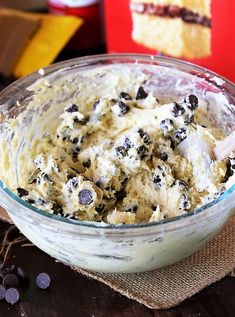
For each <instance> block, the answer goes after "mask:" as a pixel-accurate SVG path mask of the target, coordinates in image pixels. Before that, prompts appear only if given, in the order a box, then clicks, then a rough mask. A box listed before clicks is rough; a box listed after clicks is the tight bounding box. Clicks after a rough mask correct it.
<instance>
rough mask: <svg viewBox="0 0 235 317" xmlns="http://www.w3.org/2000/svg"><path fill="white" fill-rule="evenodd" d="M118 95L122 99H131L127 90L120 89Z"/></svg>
mask: <svg viewBox="0 0 235 317" xmlns="http://www.w3.org/2000/svg"><path fill="white" fill-rule="evenodd" d="M119 96H120V98H122V99H125V100H131V96H130V95H129V94H128V93H127V92H124V91H121V92H120V95H119Z"/></svg>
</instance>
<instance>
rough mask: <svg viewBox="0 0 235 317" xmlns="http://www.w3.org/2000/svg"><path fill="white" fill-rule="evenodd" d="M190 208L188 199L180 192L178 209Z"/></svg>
mask: <svg viewBox="0 0 235 317" xmlns="http://www.w3.org/2000/svg"><path fill="white" fill-rule="evenodd" d="M189 208H190V202H189V199H188V196H187V195H186V194H182V195H181V197H180V199H179V209H180V210H182V209H189Z"/></svg>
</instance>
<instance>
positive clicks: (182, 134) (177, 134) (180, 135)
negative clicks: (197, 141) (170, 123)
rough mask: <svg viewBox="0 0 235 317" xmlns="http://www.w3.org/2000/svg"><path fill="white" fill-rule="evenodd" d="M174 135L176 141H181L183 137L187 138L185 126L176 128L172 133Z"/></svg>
mask: <svg viewBox="0 0 235 317" xmlns="http://www.w3.org/2000/svg"><path fill="white" fill-rule="evenodd" d="M174 137H175V138H176V140H177V142H178V143H180V142H182V141H183V140H184V139H186V138H187V130H186V128H184V127H183V128H180V129H178V130H176V131H175V133H174Z"/></svg>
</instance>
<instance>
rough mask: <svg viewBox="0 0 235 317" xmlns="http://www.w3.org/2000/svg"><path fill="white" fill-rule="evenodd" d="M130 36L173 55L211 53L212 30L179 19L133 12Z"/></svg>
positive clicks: (189, 55) (195, 56) (193, 56)
mask: <svg viewBox="0 0 235 317" xmlns="http://www.w3.org/2000/svg"><path fill="white" fill-rule="evenodd" d="M132 18H133V31H132V38H133V40H135V41H136V42H137V43H140V44H142V45H144V46H146V47H148V48H151V49H154V50H158V51H160V52H162V53H164V54H167V55H171V56H174V57H185V58H200V57H206V56H209V55H210V54H211V30H210V28H208V27H205V26H202V25H198V24H194V23H186V22H184V21H183V20H182V19H181V18H174V19H172V18H163V17H158V16H149V15H146V14H138V13H134V12H133V13H132Z"/></svg>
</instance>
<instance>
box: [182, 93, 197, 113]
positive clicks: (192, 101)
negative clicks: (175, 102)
mask: <svg viewBox="0 0 235 317" xmlns="http://www.w3.org/2000/svg"><path fill="white" fill-rule="evenodd" d="M185 102H186V104H187V107H188V108H189V109H190V110H196V109H197V107H198V98H197V97H196V96H195V95H189V96H188V97H187V98H185Z"/></svg>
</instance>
